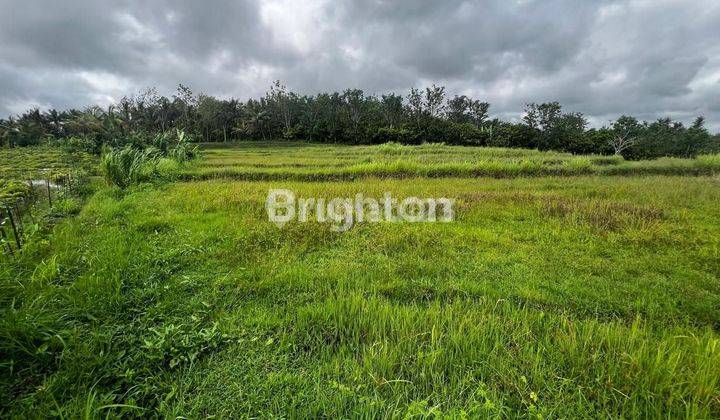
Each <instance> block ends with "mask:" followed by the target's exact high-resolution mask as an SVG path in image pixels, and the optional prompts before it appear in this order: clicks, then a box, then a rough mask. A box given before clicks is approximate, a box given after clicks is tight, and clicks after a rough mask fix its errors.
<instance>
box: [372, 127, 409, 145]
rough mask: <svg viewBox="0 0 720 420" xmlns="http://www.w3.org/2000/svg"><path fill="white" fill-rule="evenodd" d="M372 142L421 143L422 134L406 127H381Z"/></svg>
mask: <svg viewBox="0 0 720 420" xmlns="http://www.w3.org/2000/svg"><path fill="white" fill-rule="evenodd" d="M372 143H373V144H382V143H400V144H419V143H420V136H418V135H417V133H416V132H414V131H412V130H408V129H405V128H395V127H381V128H379V129H378V130H377V132H376V133H375V135H374V136H373V137H372Z"/></svg>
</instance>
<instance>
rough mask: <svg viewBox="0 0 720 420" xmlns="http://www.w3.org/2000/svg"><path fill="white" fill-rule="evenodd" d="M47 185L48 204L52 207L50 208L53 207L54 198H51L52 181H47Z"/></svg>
mask: <svg viewBox="0 0 720 420" xmlns="http://www.w3.org/2000/svg"><path fill="white" fill-rule="evenodd" d="M45 185H46V186H47V192H48V204H49V205H50V207H52V197H51V196H50V180H49V179H46V180H45Z"/></svg>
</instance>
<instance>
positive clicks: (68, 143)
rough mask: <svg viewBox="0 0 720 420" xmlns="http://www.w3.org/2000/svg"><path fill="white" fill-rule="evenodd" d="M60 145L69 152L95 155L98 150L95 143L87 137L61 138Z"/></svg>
mask: <svg viewBox="0 0 720 420" xmlns="http://www.w3.org/2000/svg"><path fill="white" fill-rule="evenodd" d="M61 146H62V148H63V149H65V151H67V152H70V153H75V152H86V153H90V154H95V155H96V154H98V152H99V149H98V148H97V143H95V141H94V140H93V139H91V138H89V137H68V138H66V139H63V140H62V142H61Z"/></svg>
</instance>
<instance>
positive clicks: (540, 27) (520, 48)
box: [0, 0, 720, 130]
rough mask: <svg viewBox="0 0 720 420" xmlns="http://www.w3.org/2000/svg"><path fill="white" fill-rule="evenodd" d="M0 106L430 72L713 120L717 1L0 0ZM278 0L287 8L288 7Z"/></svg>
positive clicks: (628, 109) (718, 89) (596, 116)
mask: <svg viewBox="0 0 720 420" xmlns="http://www.w3.org/2000/svg"><path fill="white" fill-rule="evenodd" d="M2 3H3V4H2V6H3V11H4V13H3V14H2V15H0V116H5V115H7V114H10V113H14V112H16V110H17V109H18V108H19V107H22V106H24V105H26V104H37V105H40V106H47V107H58V108H66V107H82V106H85V105H88V104H90V103H93V102H96V101H100V102H103V101H105V102H108V101H112V100H117V99H119V97H121V96H122V95H124V94H132V93H134V92H136V91H137V90H138V89H140V88H142V87H144V86H148V85H154V86H157V87H158V88H159V90H160V92H161V93H164V94H170V93H172V91H173V90H174V88H175V86H176V85H177V83H183V84H187V85H190V86H191V87H192V88H193V89H194V90H195V91H203V92H206V93H210V94H216V95H219V96H223V97H227V96H237V97H240V98H247V97H250V96H254V95H259V94H262V93H263V92H265V90H266V89H267V87H268V86H269V85H270V83H271V81H272V80H274V79H281V80H283V81H284V82H285V83H286V84H287V85H288V87H290V88H291V89H293V90H296V91H299V92H302V93H315V92H318V91H328V90H338V89H344V88H351V87H358V88H362V89H365V90H366V91H367V92H369V93H384V92H386V91H396V92H398V93H405V92H406V91H407V90H409V88H411V87H419V86H421V85H423V84H426V83H432V82H437V83H441V84H444V85H446V86H447V87H448V92H449V93H450V94H455V93H464V94H472V95H475V96H477V97H479V98H482V99H485V100H488V101H490V102H491V103H492V108H491V110H492V111H493V112H494V113H495V114H497V115H499V116H505V117H517V116H518V115H519V114H520V112H521V111H522V109H523V107H524V104H525V103H527V102H531V101H533V102H538V101H546V100H559V101H560V102H561V103H563V104H564V105H565V107H566V108H567V109H569V110H573V111H580V112H583V113H585V114H587V115H588V116H590V117H591V120H592V121H593V122H595V123H603V122H605V121H607V120H608V119H610V118H614V117H616V116H617V115H619V114H622V113H631V114H634V115H637V116H639V117H642V118H647V119H654V118H657V117H660V116H663V115H671V116H676V117H677V118H682V119H686V120H689V119H692V117H693V116H695V115H698V114H704V115H705V116H706V117H707V119H708V123H709V125H710V126H711V127H712V128H714V129H716V130H718V129H720V105H719V103H720V101H718V99H717V98H718V97H719V96H720V47H718V44H720V43H718V42H717V41H718V38H719V37H718V32H717V22H718V21H720V4H719V3H718V2H716V1H714V0H699V1H693V2H689V1H688V2H677V1H649V0H622V1H620V0H617V1H611V0H607V1H604V0H603V1H590V0H585V1H578V0H548V1H537V0H534V1H533V0H518V1H503V0H489V1H459V0H448V1H434V0H398V1H384V0H355V1H352V0H338V1H329V0H307V1H305V2H303V3H296V2H293V1H292V0H270V2H269V3H268V2H266V1H265V2H264V1H260V0H245V1H230V0H225V1H216V2H212V3H205V2H197V1H191V0H182V1H170V0H159V1H152V2H142V1H139V0H122V1H119V2H110V1H107V2H105V1H90V0H87V1H78V0H72V1H70V0H68V1H63V2H54V1H37V2H30V1H16V0H4V1H2ZM290 9H291V10H290Z"/></svg>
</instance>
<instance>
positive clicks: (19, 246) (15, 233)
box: [5, 205, 22, 249]
mask: <svg viewBox="0 0 720 420" xmlns="http://www.w3.org/2000/svg"><path fill="white" fill-rule="evenodd" d="M5 210H6V211H7V214H8V217H9V218H10V226H11V227H12V230H13V234H14V235H15V243H16V244H17V246H18V249H20V248H22V243H21V242H20V235H18V231H17V226H15V219H14V218H13V215H12V211H11V210H10V207H8V206H7V205H6V206H5Z"/></svg>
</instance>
